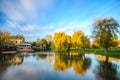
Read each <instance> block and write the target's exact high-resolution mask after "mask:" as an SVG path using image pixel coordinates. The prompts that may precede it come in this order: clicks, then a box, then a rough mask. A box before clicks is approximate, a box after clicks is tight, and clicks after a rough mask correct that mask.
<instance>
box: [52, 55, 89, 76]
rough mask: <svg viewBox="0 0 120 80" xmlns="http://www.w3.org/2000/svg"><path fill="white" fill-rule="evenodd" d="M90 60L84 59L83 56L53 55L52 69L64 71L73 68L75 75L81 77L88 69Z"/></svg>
mask: <svg viewBox="0 0 120 80" xmlns="http://www.w3.org/2000/svg"><path fill="white" fill-rule="evenodd" d="M90 63H91V61H90V59H89V58H85V57H84V56H83V55H80V54H79V55H75V56H74V55H71V57H70V56H69V55H67V54H57V55H55V62H54V69H55V70H56V71H65V70H67V69H69V68H70V67H73V69H74V71H75V73H76V74H80V75H83V74H85V72H86V70H87V69H88V68H89V67H90Z"/></svg>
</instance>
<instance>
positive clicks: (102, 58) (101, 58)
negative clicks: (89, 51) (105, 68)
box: [95, 55, 120, 62]
mask: <svg viewBox="0 0 120 80" xmlns="http://www.w3.org/2000/svg"><path fill="white" fill-rule="evenodd" d="M95 58H96V59H97V60H99V61H103V62H105V61H106V56H101V55H95ZM112 61H115V62H120V59H117V58H113V57H109V59H108V62H112Z"/></svg>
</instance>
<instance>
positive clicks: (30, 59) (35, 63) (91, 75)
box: [2, 53, 120, 80]
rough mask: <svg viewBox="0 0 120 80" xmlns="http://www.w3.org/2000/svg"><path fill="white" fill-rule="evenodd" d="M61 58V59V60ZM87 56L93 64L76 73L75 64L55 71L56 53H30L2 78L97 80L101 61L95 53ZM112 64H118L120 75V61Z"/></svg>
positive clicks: (22, 79)
mask: <svg viewBox="0 0 120 80" xmlns="http://www.w3.org/2000/svg"><path fill="white" fill-rule="evenodd" d="M42 54H43V53H42ZM61 58H62V57H61ZM61 58H60V59H59V60H61ZM85 58H86V59H87V58H89V59H90V60H91V64H90V67H89V68H88V69H86V71H85V73H84V74H83V75H80V74H76V73H75V71H74V65H73V64H72V65H71V66H70V67H69V68H68V69H66V70H64V71H60V70H57V71H55V70H54V66H55V65H54V63H55V56H54V55H49V56H48V55H42V56H41V55H39V53H37V54H35V55H33V54H29V55H26V56H23V62H22V64H20V65H18V66H14V65H10V66H9V67H8V69H7V71H6V72H5V73H4V74H3V75H2V79H3V80H51V79H52V80H54V79H56V80H96V79H97V78H96V73H95V72H94V71H95V70H96V69H97V66H100V64H99V61H98V60H97V59H96V58H95V55H94V54H85ZM68 59H70V60H74V59H76V60H84V58H82V57H80V58H79V57H77V58H76V57H75V58H69V57H68ZM63 60H64V58H63ZM66 61H67V60H66ZM66 61H65V62H66ZM74 64H75V63H74ZM83 64H85V63H83ZM112 64H116V65H117V71H118V74H117V75H119V74H120V63H119V62H116V61H112ZM61 65H62V64H61ZM78 66H79V67H80V66H81V65H79V64H78ZM79 67H78V68H79ZM78 70H79V69H78ZM119 79H120V78H119Z"/></svg>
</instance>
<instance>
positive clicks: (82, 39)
mask: <svg viewBox="0 0 120 80" xmlns="http://www.w3.org/2000/svg"><path fill="white" fill-rule="evenodd" d="M89 46H90V42H89V39H88V38H87V36H85V35H84V33H83V32H82V31H75V32H74V33H73V35H72V47H74V48H82V49H83V51H85V48H88V47H89Z"/></svg>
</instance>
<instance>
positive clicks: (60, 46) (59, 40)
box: [54, 32, 71, 51]
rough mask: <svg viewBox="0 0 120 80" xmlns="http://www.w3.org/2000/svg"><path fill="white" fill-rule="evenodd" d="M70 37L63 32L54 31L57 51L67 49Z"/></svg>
mask: <svg viewBox="0 0 120 80" xmlns="http://www.w3.org/2000/svg"><path fill="white" fill-rule="evenodd" d="M70 44H71V37H70V36H69V35H67V34H65V33H64V32H57V33H54V45H55V49H56V50H57V51H69V49H70Z"/></svg>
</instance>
